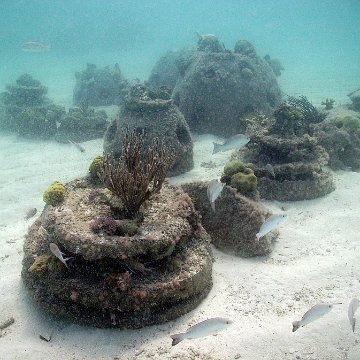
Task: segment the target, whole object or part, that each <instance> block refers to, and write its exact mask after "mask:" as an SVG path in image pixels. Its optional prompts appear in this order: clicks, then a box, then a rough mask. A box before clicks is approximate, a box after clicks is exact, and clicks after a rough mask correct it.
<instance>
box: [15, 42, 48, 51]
mask: <svg viewBox="0 0 360 360" xmlns="http://www.w3.org/2000/svg"><path fill="white" fill-rule="evenodd" d="M21 48H22V50H23V51H26V52H47V51H50V50H51V49H50V45H44V44H42V43H40V42H37V41H29V42H26V43H24V44H22V46H21Z"/></svg>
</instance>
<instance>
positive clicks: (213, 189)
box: [207, 179, 225, 212]
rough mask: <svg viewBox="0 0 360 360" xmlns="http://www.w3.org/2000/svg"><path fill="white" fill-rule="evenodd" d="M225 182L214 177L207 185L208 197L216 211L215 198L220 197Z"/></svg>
mask: <svg viewBox="0 0 360 360" xmlns="http://www.w3.org/2000/svg"><path fill="white" fill-rule="evenodd" d="M224 186H225V184H223V183H221V182H219V181H218V180H217V179H213V180H211V181H210V182H209V185H208V187H207V197H208V199H209V201H210V204H211V208H212V209H213V211H214V212H215V200H216V199H217V198H218V197H219V195H220V193H221V191H222V189H223V188H224Z"/></svg>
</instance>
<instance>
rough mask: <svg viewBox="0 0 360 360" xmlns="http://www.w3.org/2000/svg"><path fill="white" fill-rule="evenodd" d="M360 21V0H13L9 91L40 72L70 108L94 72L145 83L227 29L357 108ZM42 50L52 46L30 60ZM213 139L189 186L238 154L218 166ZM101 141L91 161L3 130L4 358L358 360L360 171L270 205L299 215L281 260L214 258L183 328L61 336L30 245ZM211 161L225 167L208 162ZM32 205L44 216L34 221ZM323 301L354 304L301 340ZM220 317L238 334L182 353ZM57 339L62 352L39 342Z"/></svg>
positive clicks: (0, 70) (0, 351) (5, 64)
mask: <svg viewBox="0 0 360 360" xmlns="http://www.w3.org/2000/svg"><path fill="white" fill-rule="evenodd" d="M359 15H360V0H352V1H347V0H338V1H330V0H329V1H325V0H323V1H321V0H318V1H316V0H288V1H286V0H272V1H270V0H252V1H249V0H247V1H242V0H241V1H240V0H239V1H235V0H216V1H215V0H214V1H210V0H208V1H205V0H192V1H191V0H183V1H181V0H167V1H166V0H142V1H137V0H126V1H120V0H118V1H114V0H102V1H100V0H0V92H2V91H3V90H4V89H5V86H6V85H7V84H10V83H14V82H15V80H16V79H17V78H18V77H19V76H20V75H21V74H23V73H25V72H27V73H29V74H31V75H32V76H33V77H34V78H35V79H38V80H40V81H41V82H42V83H43V84H44V85H46V86H47V87H48V89H49V93H48V96H49V97H50V98H51V99H52V100H54V102H55V103H57V104H60V105H64V106H66V107H70V106H72V96H73V89H74V85H75V75H74V74H75V72H77V71H81V70H84V69H85V67H86V64H87V63H94V64H96V65H97V66H98V67H99V68H101V67H103V66H105V65H113V64H114V63H119V65H120V69H121V71H122V72H123V74H124V76H125V77H126V78H127V79H134V78H138V79H140V80H146V79H147V78H148V76H149V74H150V72H151V69H152V67H153V66H154V64H155V63H156V61H157V60H158V59H159V57H160V56H162V55H163V54H164V53H165V52H166V51H168V50H177V49H182V48H188V47H194V46H196V41H197V38H196V35H195V33H196V32H197V33H200V34H208V33H210V34H215V35H216V36H217V37H218V38H219V39H220V41H221V42H223V43H224V44H225V46H226V47H227V48H229V49H233V47H234V44H235V42H236V41H237V40H239V39H246V40H248V41H250V42H251V43H252V44H253V45H254V47H255V49H256V51H257V53H258V54H259V55H260V56H261V57H263V56H264V55H266V54H269V55H270V56H271V57H272V58H278V59H279V60H280V61H281V62H282V64H283V66H284V68H285V70H284V71H283V73H282V75H281V76H280V77H278V78H277V80H278V82H279V84H280V87H281V89H282V91H283V92H284V94H289V95H305V96H307V97H308V98H309V99H310V100H311V101H312V102H313V103H314V104H315V105H320V103H321V101H322V100H324V99H325V98H334V99H335V100H336V105H339V104H343V103H349V99H348V97H347V94H348V93H350V92H351V91H354V90H355V89H357V88H359V87H360V66H359V59H360V41H359V39H360V25H359ZM29 41H37V42H40V43H42V44H44V45H50V47H51V51H49V52H41V53H28V52H24V51H23V50H22V45H23V44H24V43H26V42H29ZM115 110H116V109H115ZM213 141H218V139H217V138H215V137H214V136H211V135H200V136H194V143H195V147H194V153H195V155H197V156H198V157H197V158H196V159H194V160H195V169H194V171H193V172H192V173H191V174H188V175H189V176H188V178H187V179H189V181H191V180H210V179H211V178H214V177H219V176H220V175H221V173H222V169H223V165H224V163H225V160H227V157H226V156H227V155H226V156H225V155H223V157H221V156H222V155H221V154H218V155H217V156H218V157H216V156H215V157H211V156H210V155H211V152H212V149H213V143H212V142H213ZM102 146H103V141H102V139H100V138H99V139H95V140H91V141H87V142H85V144H84V147H85V148H86V152H85V153H80V152H78V151H77V150H76V148H74V147H73V146H72V145H70V144H60V143H57V142H55V141H53V140H46V141H40V140H29V139H24V138H21V137H19V136H17V135H16V134H2V133H1V130H0V164H1V166H0V205H1V207H0V231H1V233H0V297H1V299H2V301H0V324H1V323H2V321H3V320H5V318H8V317H10V316H14V317H15V319H16V322H15V324H14V325H13V326H12V327H9V329H8V331H7V332H6V333H5V334H4V336H1V332H0V359H2V358H4V359H10V360H11V359H20V358H21V359H54V360H56V359H60V358H61V359H76V360H80V359H86V360H87V359H106V360H115V359H122V360H143V359H150V358H151V359H165V360H169V359H172V358H173V359H184V360H190V359H200V360H220V359H222V360H223V359H237V358H241V359H251V360H257V359H266V360H273V359H297V358H301V359H308V360H310V359H313V360H314V359H319V360H333V359H335V358H336V359H352V360H358V359H359V355H358V354H359V352H360V347H359V341H358V340H359V335H358V334H359V332H358V330H357V333H355V334H353V333H352V332H351V330H350V327H349V324H348V319H347V306H348V301H350V299H351V297H352V296H358V295H357V294H359V293H360V284H359V282H358V274H359V271H360V268H359V261H358V260H359V255H360V253H359V246H358V234H359V232H360V225H359V221H358V219H359V216H360V212H359V207H358V204H359V202H360V192H359V191H356V189H360V178H359V174H358V173H355V172H350V171H348V172H337V173H334V176H335V180H336V186H337V189H336V191H334V192H333V193H331V194H330V195H328V196H325V197H323V198H320V199H317V200H310V201H299V202H266V204H265V205H266V206H267V207H269V209H270V210H271V211H272V212H274V213H279V212H282V211H286V213H287V214H288V218H289V219H288V224H286V225H284V226H283V227H281V229H280V238H279V241H278V242H277V243H276V248H275V250H274V252H273V253H272V254H271V255H269V257H261V258H251V259H247V258H246V259H244V258H240V257H232V256H230V255H226V254H223V253H222V252H220V251H218V250H215V249H214V256H215V262H214V272H213V279H214V286H213V289H212V292H211V293H210V295H209V296H208V297H207V298H206V299H205V300H204V301H203V303H202V304H201V305H200V306H199V307H198V308H196V309H195V310H194V311H193V312H191V313H189V314H187V315H185V316H183V317H181V318H179V319H177V320H176V321H172V322H169V323H166V324H162V325H159V326H152V327H146V328H143V329H141V330H121V331H119V330H116V329H95V328H91V327H80V326H78V325H73V324H71V323H67V324H66V326H64V328H62V327H61V324H60V326H59V325H58V324H56V325H55V324H54V323H53V322H52V321H50V320H47V319H45V318H46V316H47V315H44V314H43V313H42V312H40V311H38V310H36V309H35V308H34V307H33V306H32V305H31V304H29V302H28V300H27V297H26V296H25V288H24V286H23V285H22V281H21V278H20V273H21V270H22V264H21V262H22V258H23V243H24V237H25V234H26V233H27V231H28V226H29V225H31V223H32V221H35V219H37V217H38V216H39V215H40V214H41V212H42V209H43V207H44V202H43V199H42V194H43V192H44V190H45V189H46V188H47V187H48V186H49V185H50V184H51V183H52V181H54V180H59V181H61V182H63V183H66V182H67V181H69V180H71V179H74V178H76V177H81V176H84V175H85V174H86V173H87V171H88V166H89V164H90V162H91V161H92V159H93V158H94V157H95V156H96V155H98V154H101V153H102V150H103V148H102ZM211 162H214V164H215V165H216V167H215V168H211V166H209V168H206V167H203V166H202V163H211ZM172 180H173V181H174V179H172ZM177 180H178V182H181V181H183V180H184V178H181V177H179V179H175V182H174V183H176V181H177ZM30 207H36V208H37V209H38V212H37V215H36V216H35V217H34V218H32V219H30V220H29V221H25V220H24V215H25V211H26V209H27V208H30ZM345 227H346V231H344V228H345ZM344 233H346V234H345V235H344ZM319 301H336V302H337V301H343V305H342V306H339V307H338V308H337V309H334V311H333V313H332V314H331V315H329V316H330V317H328V318H324V319H322V321H323V320H324V322H322V323H321V322H319V323H315V325H316V326H315V327H310V328H309V329H308V328H305V329H301V330H299V331H298V332H296V334H293V333H292V332H291V328H292V326H291V321H292V320H295V319H300V318H301V316H302V314H303V313H304V312H305V311H306V310H307V309H308V308H310V306H312V305H313V304H315V303H316V302H319ZM215 315H216V316H218V315H229V316H231V317H232V318H233V319H234V321H235V322H236V325H235V326H234V329H233V330H231V331H230V332H229V333H225V335H220V336H219V337H208V338H207V339H206V340H204V339H200V340H196V341H194V342H191V341H188V342H184V344H182V345H181V346H179V347H178V348H171V345H170V344H171V339H170V336H169V335H170V334H173V333H175V332H179V331H185V330H186V329H187V328H188V326H189V325H190V324H192V325H193V324H195V323H196V321H199V320H200V319H201V320H203V319H204V318H205V317H210V316H215ZM332 316H333V317H332ZM358 318H359V315H358ZM358 321H360V320H358ZM54 329H55V330H54ZM52 331H54V338H53V340H52V342H51V343H50V344H49V343H46V342H44V341H41V340H39V333H42V334H43V335H46V336H47V335H48V334H50V333H51V332H52ZM229 334H230V335H229ZM229 353H230V354H231V357H228V356H226V354H229ZM224 354H225V355H224ZM254 354H255V355H254ZM298 354H300V355H301V357H297V356H298ZM300 355H299V356H300Z"/></svg>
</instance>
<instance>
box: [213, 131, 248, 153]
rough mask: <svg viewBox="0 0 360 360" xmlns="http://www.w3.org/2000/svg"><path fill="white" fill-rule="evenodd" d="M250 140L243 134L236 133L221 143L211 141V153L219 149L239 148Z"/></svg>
mask: <svg viewBox="0 0 360 360" xmlns="http://www.w3.org/2000/svg"><path fill="white" fill-rule="evenodd" d="M249 141H250V138H249V137H248V136H247V135H244V134H237V135H234V136H232V137H230V138H228V139H226V140H225V142H224V143H223V144H218V143H216V142H213V145H214V149H213V154H216V153H218V152H220V151H228V150H232V149H236V150H239V149H240V148H241V147H242V146H244V145H246V144H247V143H248V142H249Z"/></svg>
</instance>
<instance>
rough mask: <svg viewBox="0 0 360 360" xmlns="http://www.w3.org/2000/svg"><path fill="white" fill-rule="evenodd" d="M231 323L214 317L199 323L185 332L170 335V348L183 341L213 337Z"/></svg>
mask: <svg viewBox="0 0 360 360" xmlns="http://www.w3.org/2000/svg"><path fill="white" fill-rule="evenodd" d="M232 323H233V321H231V320H229V319H225V318H221V317H215V318H212V319H207V320H204V321H201V322H199V323H198V324H196V325H194V326H191V327H190V328H189V329H188V330H187V331H185V332H184V333H180V334H174V335H171V338H172V340H173V341H172V344H171V345H172V346H175V345H176V344H178V343H179V342H180V341H183V340H184V339H197V338H200V337H204V336H208V335H214V334H217V333H218V332H220V331H222V330H225V329H226V328H227V327H229V326H230V325H231V324H232Z"/></svg>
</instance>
